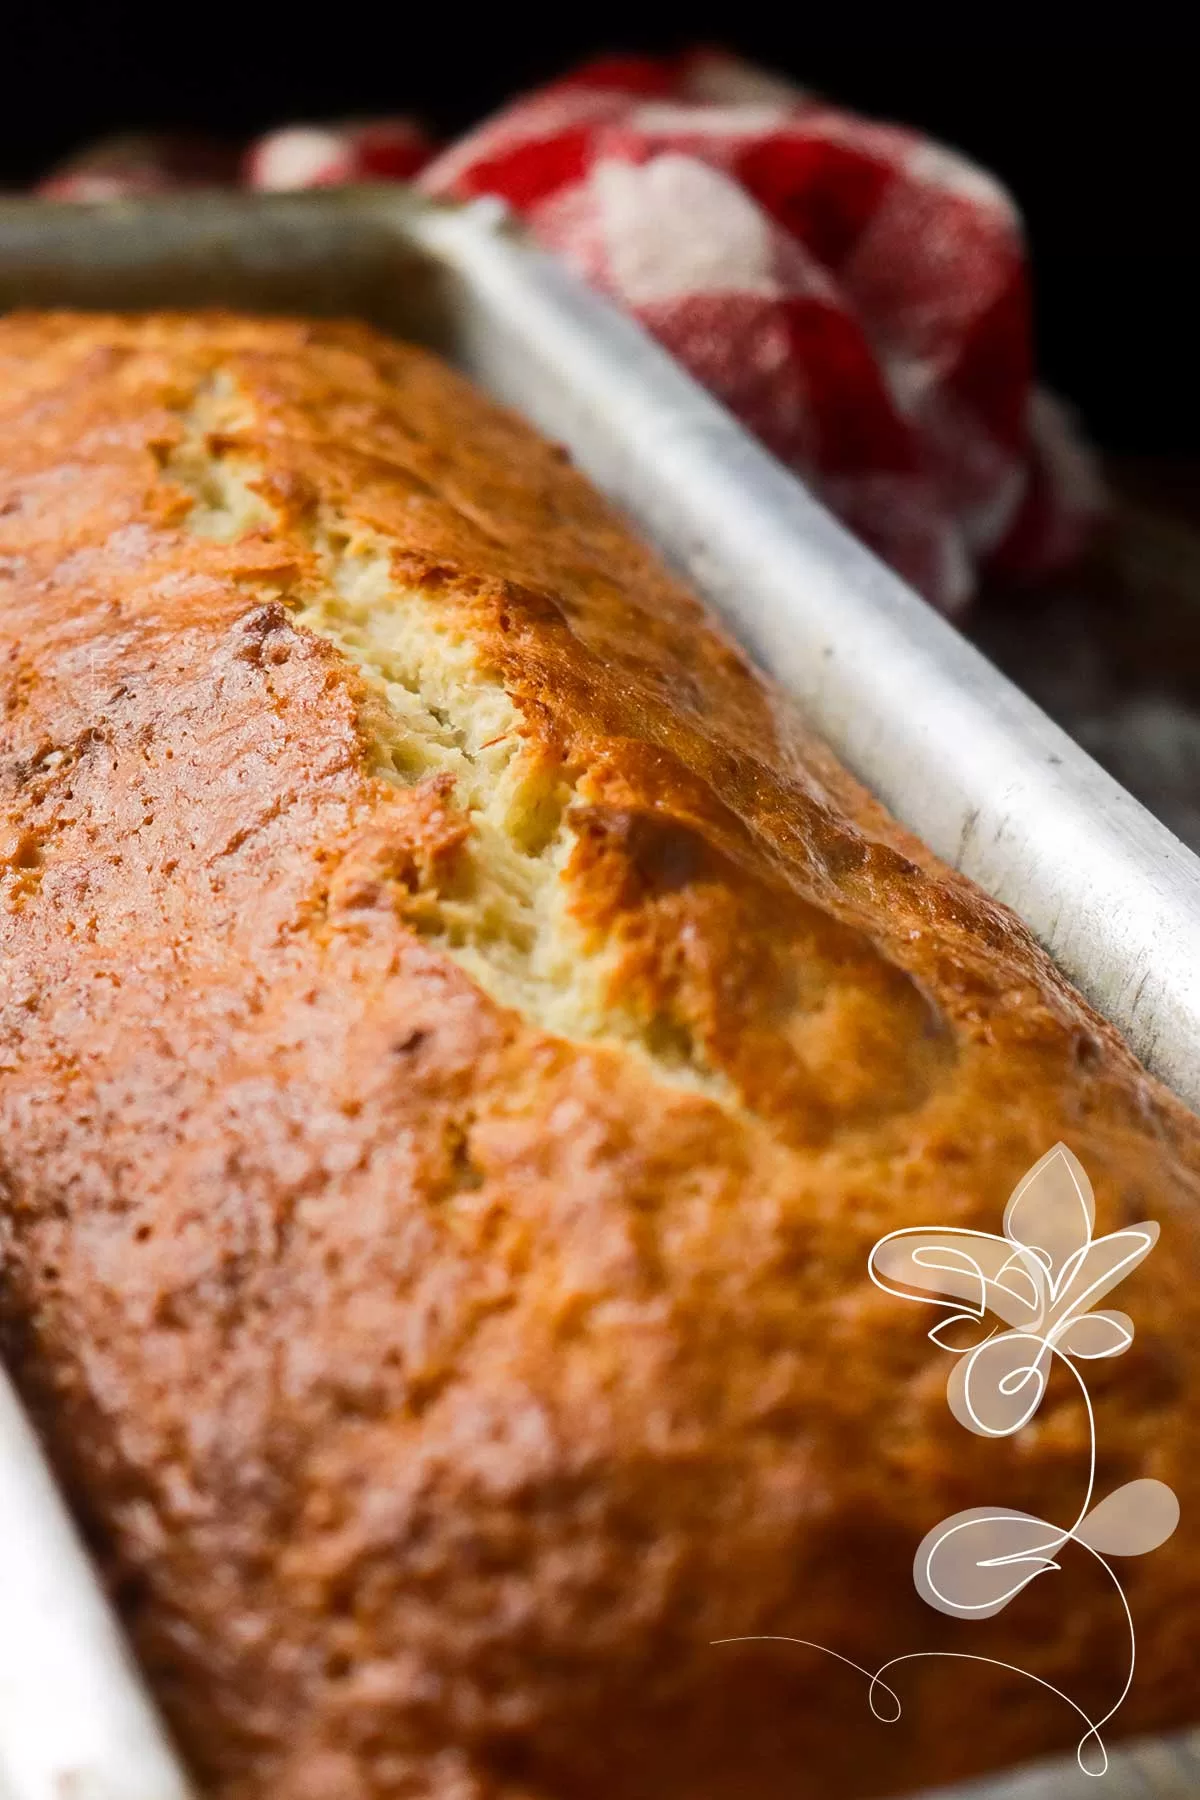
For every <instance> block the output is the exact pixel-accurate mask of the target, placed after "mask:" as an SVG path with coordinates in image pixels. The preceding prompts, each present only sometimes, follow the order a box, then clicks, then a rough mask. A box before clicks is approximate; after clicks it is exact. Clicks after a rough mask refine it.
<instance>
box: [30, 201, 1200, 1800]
mask: <svg viewBox="0 0 1200 1800" xmlns="http://www.w3.org/2000/svg"><path fill="white" fill-rule="evenodd" d="M221 303H225V304H231V305H241V306H252V307H259V308H262V309H269V310H287V309H291V310H295V311H301V312H317V313H349V314H355V315H358V316H362V317H365V318H368V319H371V320H373V321H375V322H376V323H378V324H380V325H382V326H384V327H386V328H388V329H391V330H393V331H398V332H401V333H406V334H408V335H411V336H414V337H418V338H421V339H424V340H426V341H428V342H431V343H433V344H435V345H436V346H437V347H438V348H440V349H442V350H444V351H446V352H447V353H448V354H450V355H451V356H452V357H453V358H454V359H455V360H456V361H457V362H458V363H459V364H460V365H461V366H462V367H463V368H464V369H465V370H466V371H467V372H468V373H470V374H471V375H473V376H474V377H475V378H476V379H477V380H479V381H480V382H482V384H483V385H484V386H486V387H488V388H489V389H491V390H492V392H494V393H495V394H496V395H498V396H499V397H500V398H501V399H503V400H505V401H507V402H509V403H510V404H512V405H513V406H514V407H516V408H517V409H519V410H520V411H522V412H523V413H525V414H526V415H527V416H528V417H529V418H531V419H532V420H533V421H534V422H535V423H536V424H538V425H540V426H541V427H542V429H543V430H545V431H547V432H549V433H550V434H551V435H553V436H554V437H556V438H558V439H560V440H561V441H562V442H564V443H565V444H567V445H568V446H569V448H570V449H571V451H572V453H573V454H574V456H575V458H576V460H577V461H578V462H579V463H580V465H581V466H582V467H584V468H585V469H587V470H588V471H589V473H590V474H592V476H593V477H594V478H595V479H596V480H597V482H598V483H599V484H600V485H601V486H602V487H603V488H605V489H606V490H607V491H608V492H609V493H610V494H611V495H612V496H613V497H614V498H615V499H616V500H617V501H618V502H619V503H620V504H621V505H622V506H623V507H624V508H625V510H626V511H627V512H628V513H630V514H631V515H632V516H633V517H634V518H635V519H636V520H637V522H638V523H639V524H640V526H641V527H642V529H643V530H644V532H645V533H646V535H647V536H648V537H649V538H651V539H652V540H654V541H655V542H656V543H657V544H658V546H659V548H660V549H661V550H662V551H663V552H664V553H665V554H666V556H667V557H668V558H669V559H670V560H671V561H672V562H673V563H674V564H675V565H676V566H678V567H679V568H680V569H681V570H683V571H684V572H685V573H686V574H687V575H688V576H689V577H690V579H691V580H692V582H693V583H694V584H695V585H696V587H697V588H699V589H700V591H701V592H702V593H703V594H704V595H705V596H706V598H707V599H708V600H709V601H710V603H712V604H713V605H714V606H715V607H716V608H717V610H718V611H720V612H721V613H722V614H723V615H724V616H725V618H726V620H727V622H728V623H729V625H730V627H731V629H732V630H733V631H734V633H735V634H736V635H737V636H738V637H740V639H741V640H742V641H743V643H745V644H746V646H747V647H748V648H749V649H750V650H751V651H752V653H753V654H754V655H755V656H756V657H757V659H758V660H759V661H760V662H761V663H762V664H763V665H764V666H765V667H767V668H769V669H770V670H771V671H772V672H773V673H774V674H775V676H776V677H777V678H778V679H779V680H780V681H781V682H782V683H783V685H784V686H786V687H787V688H789V689H790V690H791V691H792V692H793V694H794V695H795V696H796V697H797V699H798V700H799V701H800V703H801V705H802V706H803V708H804V709H805V711H806V713H807V714H808V716H809V717H810V719H811V720H812V721H813V723H814V725H815V726H816V727H817V728H818V729H819V730H820V731H821V733H822V734H823V736H824V737H825V738H826V739H827V740H828V742H829V743H830V744H831V745H832V746H833V747H834V749H835V750H836V751H837V752H838V753H839V755H840V756H841V757H842V758H843V760H844V761H845V762H846V763H847V764H848V765H849V766H850V767H851V768H852V769H854V770H855V771H856V773H857V774H859V775H860V776H861V777H862V779H863V780H864V781H865V782H866V783H867V784H868V785H869V786H870V787H871V788H873V789H874V791H875V792H876V793H877V794H879V796H880V797H881V798H882V799H883V800H884V801H885V802H886V803H887V805H888V806H889V807H890V808H891V810H892V811H893V812H894V813H896V814H897V815H898V816H899V817H900V818H901V819H903V820H904V821H905V822H906V823H907V824H909V825H910V826H911V827H912V828H913V829H914V830H915V831H917V832H918V833H919V834H920V835H921V836H922V837H923V838H924V839H925V841H926V842H927V843H929V844H930V845H931V846H932V847H933V848H934V849H935V850H937V851H938V852H939V853H940V854H941V855H942V856H943V857H944V858H945V859H946V860H948V861H950V862H952V863H954V864H956V865H957V866H958V867H960V868H961V869H963V870H964V871H966V872H967V873H968V874H970V875H971V876H973V877H974V879H975V880H977V881H978V882H979V883H980V884H981V885H982V886H983V887H985V888H986V889H988V890H989V891H990V892H991V893H993V894H995V895H996V896H997V897H998V898H1000V899H1002V900H1005V901H1007V902H1008V904H1009V905H1011V906H1012V907H1013V908H1014V909H1015V910H1016V911H1017V912H1018V913H1020V914H1021V916H1022V917H1023V918H1024V919H1025V920H1026V922H1027V923H1028V924H1029V925H1030V926H1031V928H1032V929H1033V930H1034V931H1035V932H1036V934H1037V935H1038V937H1039V938H1040V939H1041V940H1042V942H1043V943H1044V944H1045V945H1046V946H1047V948H1048V949H1049V950H1050V951H1051V952H1052V953H1053V955H1054V956H1055V958H1056V959H1057V961H1058V962H1059V964H1060V965H1061V967H1062V968H1063V969H1064V970H1065V971H1066V972H1067V973H1068V974H1069V975H1070V976H1071V978H1072V979H1073V980H1074V981H1075V982H1076V984H1077V985H1078V986H1079V987H1080V988H1081V989H1082V990H1083V991H1084V992H1085V993H1086V994H1087V995H1088V996H1089V998H1090V999H1091V1000H1092V1002H1093V1003H1094V1004H1095V1005H1096V1006H1097V1008H1098V1009H1099V1010H1100V1011H1102V1012H1104V1013H1105V1014H1107V1016H1108V1017H1109V1018H1111V1019H1112V1020H1113V1022H1114V1023H1115V1024H1117V1025H1118V1026H1119V1027H1120V1028H1121V1029H1122V1031H1123V1032H1124V1033H1125V1035H1126V1036H1127V1037H1128V1039H1129V1040H1130V1042H1131V1043H1132V1045H1133V1046H1134V1048H1135V1050H1136V1051H1137V1052H1138V1054H1139V1055H1140V1056H1141V1057H1142V1058H1143V1060H1144V1061H1145V1062H1146V1063H1148V1064H1149V1065H1150V1066H1151V1067H1152V1068H1154V1069H1155V1070H1156V1071H1157V1072H1158V1073H1159V1074H1160V1075H1161V1076H1162V1077H1163V1078H1164V1079H1165V1080H1166V1081H1168V1082H1169V1083H1170V1084H1171V1085H1172V1086H1174V1087H1175V1088H1176V1090H1177V1091H1178V1092H1179V1093H1180V1094H1181V1095H1183V1097H1184V1098H1185V1099H1187V1100H1188V1101H1189V1102H1190V1103H1191V1104H1193V1105H1195V1106H1200V862H1198V861H1197V859H1196V858H1195V857H1193V856H1192V855H1191V854H1190V853H1189V852H1188V851H1187V850H1185V849H1184V847H1183V846H1182V845H1181V844H1179V843H1178V842H1177V840H1176V839H1175V838H1174V837H1172V835H1171V834H1170V832H1168V831H1167V830H1166V829H1165V828H1164V827H1162V826H1161V825H1159V824H1158V823H1157V822H1156V821H1155V820H1154V819H1152V818H1151V817H1150V816H1149V814H1148V813H1146V812H1145V810H1144V809H1143V808H1142V807H1141V806H1139V805H1138V804H1137V803H1136V802H1135V801H1134V800H1133V799H1131V798H1130V796H1129V795H1128V794H1126V793H1125V792H1124V790H1123V789H1122V788H1120V787H1119V786H1118V785H1117V784H1116V783H1115V782H1114V781H1112V780H1111V779H1110V778H1109V777H1108V776H1107V775H1105V774H1104V773H1103V772H1102V771H1101V770H1100V769H1099V768H1098V767H1097V766H1096V765H1095V764H1094V763H1093V762H1092V761H1091V760H1090V758H1088V757H1087V756H1086V755H1084V753H1083V752H1082V751H1080V750H1079V749H1078V748H1077V747H1076V746H1075V745H1074V744H1073V743H1072V742H1071V740H1070V739H1069V738H1068V737H1066V736H1065V735H1064V733H1062V732H1061V731H1060V730H1058V728H1057V727H1056V726H1054V725H1053V724H1051V722H1050V721H1049V720H1048V719H1047V718H1046V717H1045V716H1044V715H1043V714H1042V713H1041V712H1040V711H1039V710H1038V709H1037V708H1036V707H1035V706H1033V705H1032V704H1031V703H1030V702H1029V701H1027V700H1026V699H1025V698H1024V697H1023V696H1022V695H1021V694H1020V693H1019V692H1018V691H1017V690H1016V689H1015V688H1014V687H1013V686H1012V685H1011V684H1010V683H1008V682H1007V681H1006V680H1004V679H1003V677H1001V676H1000V675H999V674H998V673H997V672H996V671H995V670H994V669H993V668H992V667H991V665H990V664H988V663H987V662H986V661H985V660H984V659H983V658H982V657H981V656H980V655H979V654H978V652H976V651H975V650H973V649H972V648H971V646H970V645H968V644H967V643H966V642H965V641H964V640H963V639H962V638H961V637H960V636H959V635H958V634H957V632H955V631H954V630H953V629H952V628H951V627H950V626H948V625H947V624H946V623H945V622H944V621H942V620H941V619H939V618H938V617H937V616H936V615H935V614H934V613H933V612H932V611H931V610H930V609H929V608H928V607H927V606H926V605H925V604H924V603H923V602H922V601H920V600H919V599H918V598H917V597H916V596H915V595H913V594H912V593H910V592H909V590H908V589H907V588H906V587H905V586H904V585H903V583H902V582H900V581H899V580H898V579H897V578H896V577H895V576H893V575H892V574H890V573H889V571H887V570H886V569H885V568H883V567H882V566H881V565H880V564H879V563H878V562H877V561H876V560H875V558H874V557H873V556H871V555H870V553H869V552H868V551H866V550H865V549H864V548H863V547H862V546H861V545H859V544H858V543H857V542H856V541H855V540H854V539H853V538H852V537H851V536H850V535H849V534H848V533H847V532H846V531H844V530H843V529H842V528H841V527H840V526H839V525H838V524H837V523H836V521H834V520H833V519H832V518H831V517H830V516H829V515H828V514H827V513H826V512H825V511H824V510H823V508H822V507H820V506H819V505H818V504H817V503H816V502H815V501H814V500H813V499H812V498H811V497H810V496H809V495H807V494H806V493H805V492H804V490H803V489H802V488H801V487H800V486H799V484H798V483H796V482H795V481H794V480H793V479H792V478H791V477H790V476H789V475H788V474H787V473H786V471H785V470H783V469H782V468H781V467H780V466H779V465H778V464H777V463H775V462H774V461H773V460H772V458H771V457H770V456H769V455H767V454H766V453H765V452H764V451H763V450H762V449H760V448H759V447H758V446H757V445H756V444H755V443H754V442H753V441H752V440H751V439H750V438H749V437H748V436H747V435H746V434H745V433H744V432H743V431H742V430H741V429H740V428H739V427H738V426H737V424H736V423H735V422H734V421H733V420H732V419H731V418H730V417H729V415H728V414H727V413H725V412H724V411H723V410H722V408H721V407H719V406H718V405H717V404H716V403H715V402H713V401H712V400H711V399H709V398H708V397H707V396H706V395H705V394H704V393H702V392H701V391H700V389H699V388H697V387H696V386H695V385H694V384H693V383H692V382H691V381H690V380H689V379H688V377H687V376H686V375H684V374H683V373H682V372H681V371H680V370H679V369H678V368H677V367H676V366H675V365H674V364H673V363H672V362H671V361H670V360H669V359H668V358H667V357H666V356H665V355H663V353H662V352H661V351H659V350H658V349H657V348H656V347H655V346H654V345H653V344H652V343H651V342H650V341H649V340H648V339H647V338H646V337H645V336H644V335H643V334H642V333H641V332H640V331H639V330H638V329H637V328H636V327H635V326H633V325H632V324H630V323H629V322H628V321H627V320H625V319H623V318H621V317H620V316H619V315H618V314H617V313H615V312H614V311H613V310H612V309H611V308H610V307H609V306H607V305H606V304H605V303H604V302H603V301H602V300H599V299H597V298H596V297H595V296H594V295H592V294H590V293H588V292H586V291H584V290H583V289H582V288H581V287H580V286H579V285H578V284H577V283H576V282H575V281H574V280H573V279H572V277H571V276H570V275H568V274H566V273H564V272H563V271H562V270H561V269H560V268H559V267H557V266H556V265H555V264H553V263H552V262H550V261H549V260H548V259H547V258H545V257H543V256H541V255H539V254H538V253H537V252H536V251H534V250H533V249H531V248H530V247H528V246H527V245H526V244H524V243H522V242H521V241H520V240H519V238H518V237H517V235H516V234H515V233H514V232H513V231H512V230H511V229H510V228H509V227H508V226H507V224H506V222H505V219H504V215H503V213H502V211H501V210H500V209H498V208H496V207H493V206H492V205H491V204H490V203H480V204H478V205H476V206H473V207H469V208H465V209H461V210H451V209H444V208H437V207H433V206H430V205H428V204H427V203H424V202H422V201H420V200H417V199H415V198H414V197H413V196H412V195H409V194H406V193H404V192H403V191H402V190H398V189H395V188H389V189H362V190H342V191H340V192H337V193H330V192H326V193H320V194H305V195H285V196H281V195H271V196H265V195H256V196H254V195H250V196H247V195H236V196H235V195H194V196H185V197H172V198H170V199H164V200H148V201H138V202H122V203H119V204H112V205H107V206H103V207H87V206H59V205H52V204H47V203H44V202H37V201H19V200H17V201H4V202H0V307H7V306H13V305H22V306H46V305H75V306H105V305H108V306H114V307H131V306H144V305H178V306H188V307H194V306H197V305H204V304H221ZM0 1605H2V1606H3V1611H2V1612H0V1800H52V1797H53V1800H63V1797H64V1796H65V1795H67V1794H70V1795H72V1796H73V1797H75V1800H183V1797H184V1796H185V1795H186V1794H187V1792H188V1788H187V1783H186V1779H185V1777H184V1776H183V1774H182V1773H181V1772H180V1770H179V1769H178V1767H177V1766H176V1765H175V1764H174V1763H173V1761H172V1759H171V1755H170V1752H169V1750H168V1749H167V1747H166V1743H165V1739H164V1737H163V1735H162V1733H161V1731H160V1729H159V1727H158V1725H157V1724H156V1721H155V1717H154V1713H153V1709H152V1707H151V1705H150V1702H149V1701H148V1700H147V1698H146V1697H145V1694H144V1691H143V1689H142V1687H141V1684H140V1681H139V1679H138V1677H137V1675H136V1673H135V1672H134V1670H133V1666H132V1664H131V1663H130V1661H129V1660H128V1657H127V1655H126V1653H125V1652H124V1650H123V1649H122V1647H121V1643H120V1639H119V1636H118V1634H117V1631H116V1628H115V1626H114V1624H113V1623H112V1620H111V1616H110V1615H109V1614H108V1612H107V1611H106V1609H105V1607H104V1605H103V1602H102V1600H101V1599H100V1595H99V1590H98V1587H97V1586H96V1584H95V1581H94V1578H93V1577H92V1575H91V1572H90V1570H89V1567H88V1564H87V1562H86V1559H85V1558H84V1556H83V1553H82V1551H81V1550H80V1549H79V1547H78V1545H77V1543H76V1541H75V1538H74V1536H73V1533H72V1531H71V1528H70V1526H69V1524H68V1521H67V1518H66V1514H65V1512H64V1511H63V1509H62V1506H61V1502H60V1501H59V1500H58V1499H57V1497H56V1496H55V1493H54V1490H53V1486H52V1484H51V1482H50V1480H49V1477H48V1475H47V1474H46V1471H45V1468H44V1465H43V1464H42V1462H41V1459H40V1456H39V1454H38V1452H37V1449H36V1445H35V1444H34V1442H33V1439H32V1437H31V1434H30V1432H29V1428H28V1426H27V1425H26V1424H25V1422H24V1420H23V1418H22V1416H21V1413H20V1410H19V1408H18V1407H17V1406H16V1404H15V1402H14V1401H13V1400H12V1398H11V1396H10V1394H9V1393H8V1391H7V1389H5V1388H3V1386H0ZM67 1717H69V1718H70V1719H71V1721H72V1724H71V1726H70V1728H69V1729H68V1728H67V1726H66V1725H65V1724H64V1720H65V1719H66V1718H67ZM5 1784H6V1785H5ZM1095 1792H1096V1788H1095V1784H1094V1783H1093V1782H1092V1781H1090V1780H1088V1779H1087V1778H1086V1777H1084V1776H1081V1775H1079V1774H1078V1772H1077V1771H1076V1769H1075V1766H1074V1764H1073V1762H1056V1763H1054V1764H1048V1765H1046V1766H1045V1768H1044V1769H1038V1770H1032V1771H1029V1772H1026V1773H1025V1774H1022V1775H1016V1776H1005V1777H1002V1778H1000V1779H999V1780H991V1781H987V1782H983V1783H977V1784H974V1785H972V1786H970V1787H966V1788H962V1789H959V1790H955V1800H967V1797H968V1796H971V1797H973V1800H1050V1796H1051V1795H1053V1797H1054V1800H1076V1796H1077V1795H1078V1796H1080V1800H1082V1795H1083V1794H1084V1793H1087V1794H1093V1793H1095ZM1101 1792H1102V1793H1103V1795H1104V1796H1105V1800H1182V1797H1183V1796H1185V1795H1187V1796H1192V1795H1196V1794H1200V1738H1198V1737H1195V1736H1193V1737H1191V1738H1181V1739H1177V1740H1170V1741H1168V1740H1159V1741H1155V1742H1153V1743H1147V1744H1144V1745H1141V1746H1137V1747H1135V1748H1134V1749H1132V1750H1128V1751H1123V1752H1120V1753H1117V1754H1114V1756H1113V1761H1112V1765H1111V1767H1110V1771H1109V1774H1108V1776H1107V1777H1106V1778H1105V1782H1104V1786H1103V1788H1102V1790H1101ZM830 1800H838V1797H837V1796H833V1795H831V1796H830ZM929 1800H933V1797H932V1796H931V1797H929ZM938 1800H952V1797H951V1795H950V1793H949V1791H948V1790H947V1791H945V1792H944V1793H943V1794H942V1795H940V1796H939V1797H938Z"/></svg>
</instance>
